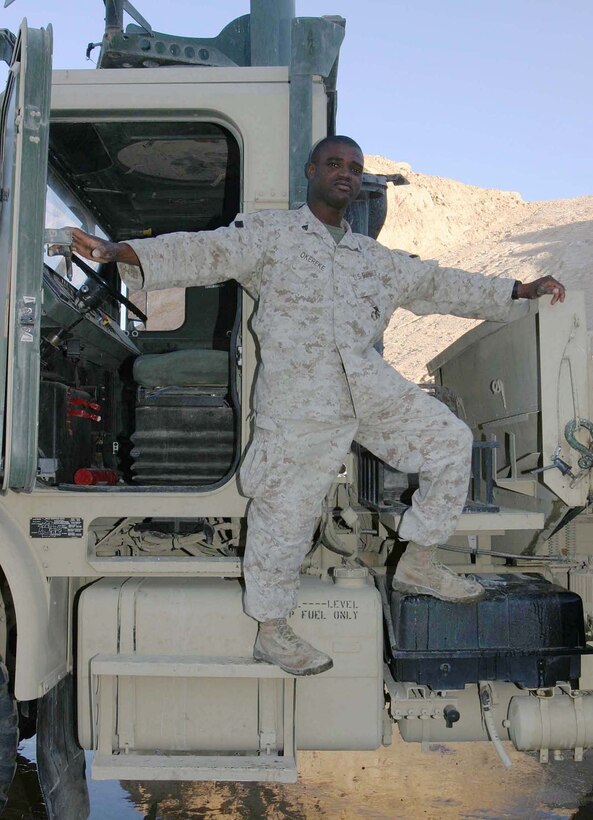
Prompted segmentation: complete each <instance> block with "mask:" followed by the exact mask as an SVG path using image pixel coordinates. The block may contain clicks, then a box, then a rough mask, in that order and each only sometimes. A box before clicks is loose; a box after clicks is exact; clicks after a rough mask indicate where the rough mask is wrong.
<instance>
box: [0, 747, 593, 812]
mask: <svg viewBox="0 0 593 820" xmlns="http://www.w3.org/2000/svg"><path fill="white" fill-rule="evenodd" d="M506 746H507V751H508V752H509V754H510V756H511V758H512V761H513V769H511V770H510V771H506V770H505V769H503V767H502V766H501V765H500V763H499V761H498V758H497V756H496V753H495V752H494V750H493V748H492V746H491V745H490V744H488V743H474V744H462V743H452V744H443V743H438V744H432V745H431V747H430V748H429V750H428V751H427V752H422V751H421V749H420V747H419V746H418V745H416V744H404V743H403V741H401V740H400V739H399V738H394V743H393V746H391V747H389V748H385V749H379V750H378V751H376V752H303V753H301V754H300V755H299V769H300V778H299V782H298V783H296V784H294V785H276V784H270V783H188V782H180V783H172V782H158V781H157V782H150V783H149V782H135V781H129V782H125V783H118V782H116V781H91V780H90V778H88V786H89V793H90V802H91V814H90V818H91V820H138V818H143V820H194V819H195V820H215V818H225V820H227V819H228V820H260V819H261V818H270V820H279V819H280V818H282V820H309V818H311V817H313V816H315V817H321V818H327V820H359V818H361V817H364V818H365V820H367V818H369V819H370V820H392V818H398V819H401V820H415V819H416V818H417V817H424V818H428V820H431V818H435V820H436V818H438V819H439V820H459V819H460V818H478V817H479V818H482V820H487V819H488V818H491V819H492V820H494V818H497V819H498V818H501V817H505V818H517V820H519V818H521V820H522V819H523V818H525V817H542V818H543V817H546V818H549V819H550V820H563V819H564V818H570V817H573V816H575V817H586V816H589V817H591V816H592V815H590V814H589V815H587V814H581V812H582V811H584V810H586V809H588V808H590V807H591V806H590V803H588V802H587V801H588V799H589V795H588V794H587V793H588V791H589V789H590V783H591V780H592V772H593V756H591V753H590V754H589V755H588V756H587V757H586V758H585V762H584V763H581V764H577V765H576V766H575V764H574V763H572V761H565V762H564V763H554V764H550V765H549V766H541V765H540V764H539V762H538V761H537V760H536V758H535V757H532V756H527V755H523V754H520V753H518V752H515V751H514V749H512V747H511V746H510V744H506ZM91 761H92V755H91V754H87V775H88V773H89V772H90V765H91ZM579 802H586V803H587V805H586V806H582V808H581V811H580V812H578V813H577V814H576V815H575V811H577V808H578V805H579ZM2 817H3V818H4V820H36V819H37V818H40V820H42V819H43V818H47V814H46V811H45V807H44V803H43V798H42V796H41V792H40V789H39V784H38V782H37V770H36V765H35V738H32V739H31V740H27V741H25V742H23V743H22V744H21V746H20V747H19V765H18V772H17V776H16V777H15V780H14V783H13V785H12V787H11V791H10V796H9V802H8V805H7V808H6V810H5V812H4V814H3V815H2ZM73 820H82V818H80V819H79V818H73Z"/></svg>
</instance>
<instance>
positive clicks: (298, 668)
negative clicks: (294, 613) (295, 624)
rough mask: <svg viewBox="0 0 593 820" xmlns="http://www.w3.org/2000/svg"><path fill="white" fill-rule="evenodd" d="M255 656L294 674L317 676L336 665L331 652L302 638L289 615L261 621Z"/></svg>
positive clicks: (256, 658) (254, 648) (254, 651)
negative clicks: (289, 621)
mask: <svg viewBox="0 0 593 820" xmlns="http://www.w3.org/2000/svg"><path fill="white" fill-rule="evenodd" d="M253 657H254V658H255V660H256V661H267V662H268V663H273V664H275V665H276V666H279V667H280V669H284V671H285V672H288V673H289V674H291V675H317V674H319V672H325V671H326V670H327V669H331V668H332V666H333V665H334V662H333V661H332V659H331V658H330V656H329V655H326V654H325V653H324V652H320V651H319V650H318V649H315V647H314V646H311V644H310V643H307V641H305V640H303V639H302V638H299V636H298V635H296V634H295V633H294V632H293V631H292V629H291V628H290V627H289V625H288V624H287V623H286V618H276V619H274V620H273V621H264V622H263V623H260V625H259V629H258V631H257V638H256V639H255V646H254V647H253Z"/></svg>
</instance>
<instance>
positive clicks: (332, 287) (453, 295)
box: [74, 138, 552, 674]
mask: <svg viewBox="0 0 593 820" xmlns="http://www.w3.org/2000/svg"><path fill="white" fill-rule="evenodd" d="M341 140H343V141H341ZM315 151H316V153H315V152H314V153H313V155H312V158H311V162H310V163H309V165H308V168H307V174H308V176H309V183H310V187H309V202H308V205H305V206H303V207H302V208H300V209H298V210H294V211H260V212H257V213H252V214H239V215H238V216H237V217H236V219H235V220H234V222H233V223H232V224H231V225H230V226H229V227H225V228H219V229H218V230H215V231H211V232H201V233H175V234H169V235H164V236H160V237H157V238H155V239H143V240H133V241H129V242H127V243H125V246H127V248H128V249H130V248H131V250H132V256H131V257H130V256H129V255H127V252H126V253H125V254H123V255H122V252H119V251H118V253H117V256H114V255H112V256H111V257H109V256H108V255H107V252H105V254H104V257H103V258H117V260H118V261H120V272H121V275H122V278H123V280H124V282H125V283H126V284H127V286H128V287H129V288H130V289H131V290H140V289H144V290H152V289H159V288H170V287H187V286H193V285H209V284H214V283H218V282H221V281H223V280H225V279H228V278H233V279H235V280H237V281H238V282H239V283H240V284H241V285H242V286H243V287H244V288H245V289H246V290H247V292H248V293H249V294H250V295H251V296H252V297H253V299H254V300H255V303H256V309H255V316H254V321H253V330H254V332H255V334H256V336H257V339H258V342H259V347H260V354H261V361H260V363H259V368H258V373H257V380H256V388H255V403H254V436H253V440H252V442H251V444H250V446H249V448H248V451H247V453H246V455H245V458H244V461H243V464H242V468H241V472H240V480H241V484H242V488H243V491H244V492H245V494H246V495H247V496H249V497H251V499H252V501H251V503H250V506H249V510H248V533H247V545H246V550H245V560H244V575H245V583H246V597H245V609H246V612H247V613H248V614H249V615H251V616H252V617H253V618H255V619H256V620H258V621H259V622H260V623H263V624H275V623H278V622H283V623H284V619H285V618H286V616H287V615H288V613H289V612H290V611H291V609H293V608H294V607H295V605H296V600H297V590H298V580H299V569H300V566H301V563H302V561H303V559H304V557H305V555H306V553H307V551H308V550H309V548H310V545H311V539H312V535H313V532H314V528H315V526H316V522H317V520H318V518H319V515H320V513H321V504H322V501H323V499H324V497H325V495H326V493H327V492H328V490H329V488H330V486H331V484H332V481H333V480H334V478H335V476H336V474H337V472H338V470H339V468H340V465H341V464H342V463H343V461H344V457H345V455H346V453H347V452H348V449H349V447H350V445H351V443H352V441H353V440H354V439H356V440H357V441H358V442H359V443H360V444H362V445H363V446H364V447H366V448H368V449H369V450H370V451H371V452H373V453H375V454H376V455H377V456H378V457H379V458H381V459H383V460H384V461H385V462H386V463H388V464H389V465H391V466H392V467H395V468H397V469H399V470H402V471H403V472H414V473H418V474H419V478H420V486H419V489H418V490H417V491H416V493H415V494H414V496H413V499H412V506H411V508H410V509H409V510H408V511H407V512H406V514H405V515H404V517H403V521H402V524H401V527H400V532H399V535H400V537H401V538H402V539H403V540H405V541H411V542H413V543H414V544H415V545H417V547H430V546H432V545H434V544H436V543H437V542H438V541H439V540H446V539H447V538H448V537H449V536H450V535H451V534H452V533H453V532H454V531H455V528H456V525H457V522H458V519H459V516H460V514H461V511H462V509H463V505H464V503H465V500H466V495H467V490H468V482H469V469H470V454H471V444H472V436H471V433H470V431H469V429H468V428H467V426H466V425H465V424H464V423H463V422H461V421H460V420H459V419H458V418H456V417H455V416H454V415H453V414H452V413H451V412H450V411H449V410H448V409H447V407H445V405H443V404H442V403H440V402H439V401H437V400H436V399H433V398H431V397H429V396H427V395H426V394H425V393H424V392H423V391H422V390H421V389H420V388H418V387H417V386H416V385H414V384H412V383H410V382H409V381H407V380H406V379H404V378H403V377H402V376H401V375H400V374H399V373H398V372H397V371H396V370H394V369H393V368H392V367H391V366H390V365H389V364H388V363H387V362H385V360H384V359H383V358H382V357H381V356H380V354H379V353H377V351H376V350H375V349H374V345H375V344H376V342H377V341H378V340H379V339H380V338H381V336H382V334H383V332H384V331H385V329H386V327H387V324H388V322H389V319H390V317H391V315H392V313H393V311H394V310H395V309H396V308H397V307H405V308H407V309H409V310H411V311H413V312H414V313H418V314H429V313H442V314H450V313H452V314H455V315H457V316H465V317H471V318H480V319H490V320H494V321H505V320H507V319H509V318H510V315H511V310H512V305H513V302H512V298H511V297H512V291H513V287H514V282H513V281H512V280H509V279H498V278H487V277H484V276H482V275H479V274H472V273H467V272H465V271H462V270H458V269H455V268H445V267H440V266H439V265H438V264H437V263H436V262H426V261H422V260H420V259H418V258H417V257H413V256H410V255H409V254H408V253H405V252H403V251H398V250H395V251H394V250H389V249H387V248H385V247H384V246H382V245H380V244H379V243H378V242H375V241H374V240H373V239H370V238H369V237H365V236H362V235H359V234H353V233H352V231H351V230H350V227H349V225H348V224H347V223H346V222H344V221H343V220H342V215H343V212H344V209H345V208H346V206H347V205H348V203H349V202H350V201H351V200H352V199H354V198H356V195H357V194H358V192H359V190H360V175H361V173H362V153H361V152H360V149H359V148H358V146H356V143H353V141H351V140H349V139H348V138H337V139H336V138H333V139H331V138H330V139H328V140H327V141H325V142H324V143H323V144H322V145H321V146H318V147H317V148H316V149H315ZM334 165H336V166H337V167H336V168H334ZM309 206H310V207H309ZM336 217H337V218H336ZM340 225H341V229H342V230H339V227H340ZM336 229H337V230H336ZM336 234H337V235H336ZM78 235H81V236H82V234H81V232H75V243H76V242H77V241H79V240H78V239H77V236H78ZM85 236H86V235H85ZM338 240H339V241H338ZM99 243H100V240H94V244H95V246H96V245H98V244H99ZM125 246H124V247H125ZM116 247H121V245H120V246H116ZM74 249H75V250H78V251H79V252H80V253H82V254H83V255H87V256H90V258H95V259H96V258H97V257H98V256H100V254H97V253H95V254H94V256H91V255H90V254H89V243H88V240H87V243H86V245H85V244H84V242H81V243H80V244H79V245H78V247H76V244H75V246H74ZM134 256H135V258H134ZM127 259H131V260H132V261H133V263H134V264H133V265H127V264H121V262H123V261H126V260H127ZM138 264H140V266H141V267H138ZM515 288H516V286H515ZM550 292H552V291H550ZM525 295H526V294H525ZM410 554H411V552H410ZM426 554H428V553H426ZM431 560H432V559H431ZM440 571H441V570H440V569H439V572H440ZM447 572H449V575H450V576H451V577H452V578H453V579H456V578H458V576H455V575H454V574H453V573H450V571H447ZM422 574H423V575H426V568H425V567H423V568H422ZM464 582H465V584H466V586H465V587H461V591H460V589H457V588H455V589H454V590H453V594H452V595H451V596H450V597H451V598H452V599H456V598H459V597H471V596H472V595H475V594H477V593H479V591H480V588H479V585H477V584H475V582H474V586H473V587H472V586H471V584H472V582H470V581H466V580H465V579H459V581H455V580H454V581H453V583H454V584H456V583H458V584H462V583H464ZM467 585H469V586H467ZM433 587H434V588H433ZM476 587H477V589H476ZM422 591H431V592H433V593H434V594H438V593H439V589H438V585H436V586H435V585H433V586H432V587H431V586H430V584H429V585H428V588H427V589H423V590H422ZM258 640H259V639H258ZM299 640H300V639H299ZM303 643H304V642H303ZM307 646H309V645H307ZM311 649H312V648H311ZM257 650H258V644H257V643H256V657H262V658H263V659H266V660H273V661H274V662H278V663H280V665H283V663H282V662H281V661H278V660H277V659H276V657H275V656H274V654H273V653H272V652H271V651H270V652H269V653H268V652H267V651H266V652H264V651H263V650H261V651H260V652H259V654H258V653H257ZM314 651H315V650H314ZM305 654H306V652H305ZM318 654H322V653H318ZM323 658H325V659H326V660H325V661H323V660H322V661H319V663H317V666H315V663H313V665H312V666H311V665H309V666H306V664H305V667H304V669H305V671H303V669H301V668H299V667H298V664H296V665H295V664H292V666H291V664H290V663H286V664H284V666H283V668H287V669H289V671H293V672H295V673H296V674H309V673H311V672H317V671H322V668H328V663H327V661H329V665H331V660H330V659H329V658H327V656H323ZM318 660H319V659H318Z"/></svg>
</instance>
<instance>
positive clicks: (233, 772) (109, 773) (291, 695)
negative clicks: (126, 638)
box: [91, 654, 297, 783]
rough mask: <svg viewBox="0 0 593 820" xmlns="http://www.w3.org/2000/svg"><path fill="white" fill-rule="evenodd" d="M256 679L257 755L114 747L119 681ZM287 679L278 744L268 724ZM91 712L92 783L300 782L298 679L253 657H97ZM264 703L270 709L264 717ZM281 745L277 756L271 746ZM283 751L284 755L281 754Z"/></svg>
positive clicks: (93, 671)
mask: <svg viewBox="0 0 593 820" xmlns="http://www.w3.org/2000/svg"><path fill="white" fill-rule="evenodd" d="M124 676H125V677H132V678H137V677H171V678H256V679H257V680H258V681H259V682H260V686H261V691H260V717H262V718H263V723H264V726H262V721H261V720H260V733H259V736H260V749H259V753H258V754H243V753H237V754H229V755H202V754H185V753H175V752H172V753H170V754H163V753H155V754H139V753H135V752H134V751H129V750H126V749H123V750H122V749H115V750H114V749H113V724H114V715H115V709H116V691H117V690H116V686H117V679H118V678H120V677H124ZM279 678H280V679H283V696H284V697H283V715H282V718H283V719H282V730H281V738H280V743H278V741H277V740H276V732H275V731H274V729H273V727H272V726H271V724H270V709H269V704H270V703H271V701H272V700H273V694H274V692H275V689H274V687H275V681H276V680H277V679H279ZM91 683H92V695H91V697H92V714H93V715H94V716H98V726H97V734H96V737H97V752H96V754H95V759H94V762H93V766H92V777H93V779H94V780H113V779H115V780H226V781H229V780H231V781H265V782H270V783H296V781H297V766H296V731H295V687H296V679H295V678H294V676H293V675H289V674H287V673H286V672H284V671H283V670H282V669H280V668H279V667H277V666H272V665H271V664H267V663H260V662H258V661H255V660H253V659H252V658H231V657H228V658H225V657H198V656H184V657H180V656H178V655H175V656H168V655H136V654H129V655H123V654H118V655H96V656H95V657H94V658H93V659H92V660H91ZM266 702H267V703H268V711H267V715H266ZM273 744H274V745H275V746H277V747H278V748H276V750H275V753H274V752H273V750H272V745H273ZM279 750H280V751H279Z"/></svg>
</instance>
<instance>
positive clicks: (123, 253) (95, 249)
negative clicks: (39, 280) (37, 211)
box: [48, 228, 140, 266]
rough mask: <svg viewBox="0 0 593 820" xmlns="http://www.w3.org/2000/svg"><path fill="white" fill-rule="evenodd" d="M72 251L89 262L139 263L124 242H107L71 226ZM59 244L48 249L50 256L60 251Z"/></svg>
mask: <svg viewBox="0 0 593 820" xmlns="http://www.w3.org/2000/svg"><path fill="white" fill-rule="evenodd" d="M71 230H72V251H73V253H77V254H78V255H79V256H82V257H84V259H90V260H91V262H123V263H125V264H126V265H138V266H139V265H140V260H139V259H138V257H137V256H136V253H135V252H134V251H133V250H132V248H131V247H130V246H129V245H127V244H126V243H125V242H107V241H106V240H105V239H99V237H98V236H92V235H91V234H88V233H85V232H84V231H81V230H80V228H72V229H71ZM60 247H61V246H60V245H52V246H51V247H50V248H49V249H48V253H49V255H50V256H53V255H54V254H55V253H59V252H60Z"/></svg>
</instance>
